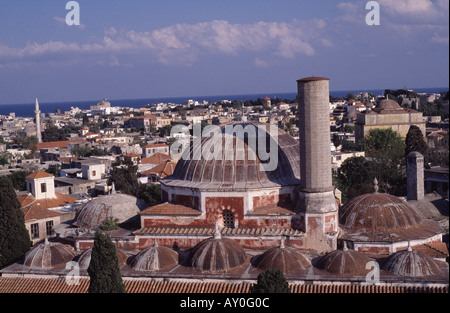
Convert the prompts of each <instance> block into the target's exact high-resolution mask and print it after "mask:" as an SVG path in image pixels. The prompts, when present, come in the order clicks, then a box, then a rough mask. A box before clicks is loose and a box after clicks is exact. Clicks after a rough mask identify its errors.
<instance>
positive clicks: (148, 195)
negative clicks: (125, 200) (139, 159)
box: [138, 184, 161, 206]
mask: <svg viewBox="0 0 450 313" xmlns="http://www.w3.org/2000/svg"><path fill="white" fill-rule="evenodd" d="M138 198H139V199H142V200H144V201H145V202H146V203H147V204H148V205H149V206H153V205H155V204H157V203H159V202H161V185H159V184H154V185H142V186H141V187H140V188H139V194H138Z"/></svg>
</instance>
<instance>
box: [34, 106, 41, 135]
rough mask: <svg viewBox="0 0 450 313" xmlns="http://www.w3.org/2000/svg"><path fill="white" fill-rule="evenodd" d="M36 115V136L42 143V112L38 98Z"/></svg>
mask: <svg viewBox="0 0 450 313" xmlns="http://www.w3.org/2000/svg"><path fill="white" fill-rule="evenodd" d="M34 114H35V115H36V136H37V138H38V142H42V134H41V110H39V102H38V99H37V98H36V109H35V110H34Z"/></svg>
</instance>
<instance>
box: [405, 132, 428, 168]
mask: <svg viewBox="0 0 450 313" xmlns="http://www.w3.org/2000/svg"><path fill="white" fill-rule="evenodd" d="M405 145H406V147H405V156H407V155H408V154H410V153H411V152H414V151H416V152H419V153H421V154H422V155H423V157H424V160H425V164H426V163H427V159H428V158H427V154H428V146H427V143H426V142H425V140H424V139H423V133H422V131H421V130H420V128H419V127H417V126H416V125H411V127H410V128H409V130H408V133H407V134H406V139H405Z"/></svg>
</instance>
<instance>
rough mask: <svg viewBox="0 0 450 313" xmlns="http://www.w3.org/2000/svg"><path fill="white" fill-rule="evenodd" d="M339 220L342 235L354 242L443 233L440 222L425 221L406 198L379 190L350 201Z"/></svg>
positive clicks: (390, 240) (393, 239)
mask: <svg viewBox="0 0 450 313" xmlns="http://www.w3.org/2000/svg"><path fill="white" fill-rule="evenodd" d="M376 188H377V186H376ZM339 223H340V225H341V228H342V230H343V235H342V236H341V237H342V238H343V239H349V240H355V241H370V242H373V241H389V242H394V241H404V240H410V239H416V238H427V237H429V236H431V235H435V234H438V233H440V232H441V227H440V226H439V224H438V223H437V222H433V221H430V220H422V218H421V217H420V216H419V215H418V214H417V212H416V211H415V210H414V209H413V208H411V207H410V206H409V205H408V204H407V203H406V201H403V200H401V199H399V198H397V197H395V196H391V195H389V194H382V193H378V192H375V193H372V194H365V195H361V196H357V197H355V198H353V199H352V200H350V201H349V202H347V203H346V204H345V205H344V206H343V207H342V209H340V210H339Z"/></svg>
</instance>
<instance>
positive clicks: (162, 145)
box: [142, 143, 169, 149]
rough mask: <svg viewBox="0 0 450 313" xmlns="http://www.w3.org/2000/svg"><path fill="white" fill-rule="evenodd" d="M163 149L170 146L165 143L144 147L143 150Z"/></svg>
mask: <svg viewBox="0 0 450 313" xmlns="http://www.w3.org/2000/svg"><path fill="white" fill-rule="evenodd" d="M163 147H169V146H168V145H166V144H164V143H153V144H149V145H146V146H143V147H142V148H144V149H148V148H163Z"/></svg>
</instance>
